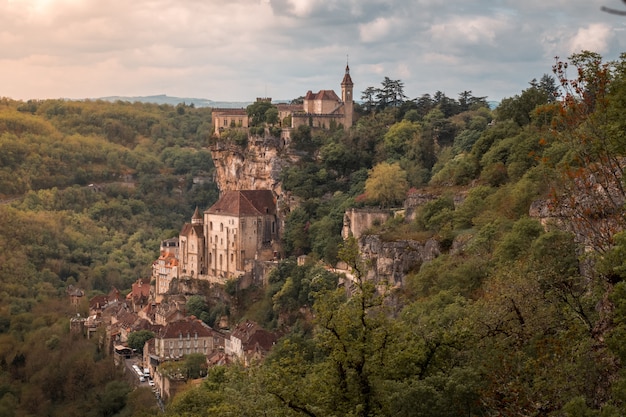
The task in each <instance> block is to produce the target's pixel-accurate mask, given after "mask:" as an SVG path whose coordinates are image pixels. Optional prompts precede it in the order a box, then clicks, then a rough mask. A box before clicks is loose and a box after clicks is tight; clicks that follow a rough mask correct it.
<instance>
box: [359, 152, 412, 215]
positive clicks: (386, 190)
mask: <svg viewBox="0 0 626 417" xmlns="http://www.w3.org/2000/svg"><path fill="white" fill-rule="evenodd" d="M408 189H409V186H408V183H407V181H406V172H405V171H404V170H403V169H402V168H400V164H398V163H393V164H388V163H386V162H381V163H380V164H378V165H376V166H375V167H374V168H372V170H371V171H370V173H369V177H368V178H367V181H365V193H366V195H367V198H368V200H369V201H370V202H372V203H378V204H380V205H381V206H382V207H390V206H392V205H394V204H397V203H399V202H401V201H403V200H404V198H405V197H406V192H407V191H408Z"/></svg>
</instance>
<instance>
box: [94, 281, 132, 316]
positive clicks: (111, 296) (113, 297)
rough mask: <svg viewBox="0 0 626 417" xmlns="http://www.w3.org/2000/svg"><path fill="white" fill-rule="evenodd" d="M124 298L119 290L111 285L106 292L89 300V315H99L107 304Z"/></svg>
mask: <svg viewBox="0 0 626 417" xmlns="http://www.w3.org/2000/svg"><path fill="white" fill-rule="evenodd" d="M123 300H124V297H122V294H121V293H120V291H119V290H118V289H117V288H115V287H112V288H111V291H109V293H108V294H103V295H96V296H94V297H92V298H91V299H90V300H89V315H90V316H92V315H97V316H99V315H101V314H102V312H103V310H105V309H106V308H107V307H108V306H110V305H113V304H116V303H118V302H121V301H123Z"/></svg>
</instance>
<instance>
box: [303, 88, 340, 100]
mask: <svg viewBox="0 0 626 417" xmlns="http://www.w3.org/2000/svg"><path fill="white" fill-rule="evenodd" d="M304 99H305V100H331V101H340V100H339V96H337V94H336V93H335V92H334V91H333V90H320V91H319V92H318V93H317V94H313V93H312V92H311V91H307V93H306V96H305V97H304Z"/></svg>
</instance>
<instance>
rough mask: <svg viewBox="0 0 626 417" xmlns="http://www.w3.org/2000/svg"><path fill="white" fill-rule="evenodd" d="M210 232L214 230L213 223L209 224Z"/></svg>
mask: <svg viewBox="0 0 626 417" xmlns="http://www.w3.org/2000/svg"><path fill="white" fill-rule="evenodd" d="M209 230H213V222H209Z"/></svg>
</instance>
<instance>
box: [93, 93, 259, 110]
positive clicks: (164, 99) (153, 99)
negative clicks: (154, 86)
mask: <svg viewBox="0 0 626 417" xmlns="http://www.w3.org/2000/svg"><path fill="white" fill-rule="evenodd" d="M98 100H105V101H112V102H115V101H128V102H131V103H134V102H140V103H155V104H170V105H172V106H175V105H177V104H180V103H185V104H193V105H194V106H195V107H218V108H229V109H230V108H242V107H246V106H248V105H249V104H251V103H252V102H243V101H242V102H237V101H213V100H209V99H206V98H189V97H170V96H168V95H165V94H159V95H155V96H142V97H124V96H110V97H99V98H98Z"/></svg>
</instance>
